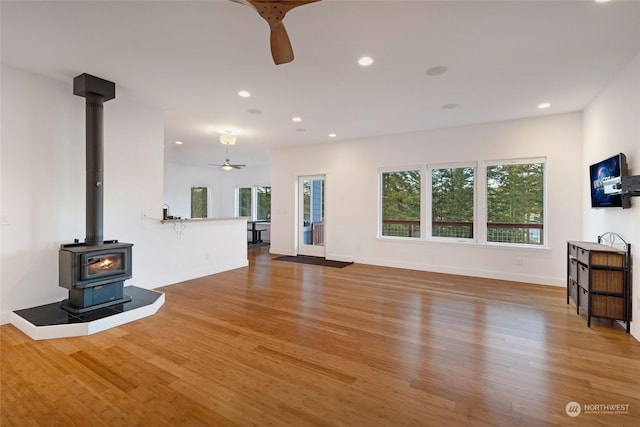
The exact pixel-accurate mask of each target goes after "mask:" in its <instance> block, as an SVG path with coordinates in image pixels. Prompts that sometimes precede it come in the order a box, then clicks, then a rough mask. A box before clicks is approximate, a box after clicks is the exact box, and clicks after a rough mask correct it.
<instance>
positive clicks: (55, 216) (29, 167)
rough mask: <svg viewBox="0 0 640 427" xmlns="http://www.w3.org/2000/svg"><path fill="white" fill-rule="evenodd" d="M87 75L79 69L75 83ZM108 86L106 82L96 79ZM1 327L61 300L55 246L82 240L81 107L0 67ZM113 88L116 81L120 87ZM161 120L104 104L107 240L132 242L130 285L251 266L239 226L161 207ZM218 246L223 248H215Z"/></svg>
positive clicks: (60, 91) (131, 104) (57, 90)
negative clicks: (182, 219)
mask: <svg viewBox="0 0 640 427" xmlns="http://www.w3.org/2000/svg"><path fill="white" fill-rule="evenodd" d="M82 71H83V70H79V71H78V74H80V73H81V72H82ZM99 77H103V78H107V79H109V76H99ZM1 84H2V98H1V101H2V111H1V114H2V115H1V121H2V130H1V135H0V136H1V145H0V149H1V152H2V155H1V156H0V158H1V161H2V164H1V166H2V168H1V178H0V183H1V194H0V219H1V221H0V222H1V224H2V226H1V227H0V228H1V232H2V234H1V236H0V237H1V244H0V253H1V265H2V270H1V272H0V321H1V322H2V323H6V322H7V321H8V319H9V313H10V311H12V310H17V309H21V308H27V307H33V306H36V305H41V304H47V303H51V302H55V301H58V300H61V299H63V298H65V297H66V296H67V292H66V290H65V289H63V288H61V287H59V286H58V283H57V281H58V280H57V278H58V264H57V263H58V247H59V245H60V244H61V243H68V242H70V241H72V240H73V239H74V238H78V239H80V240H83V239H84V237H85V219H84V199H85V195H84V182H85V178H84V177H85V163H84V162H85V160H84V152H85V149H84V144H85V132H84V126H85V124H84V120H85V113H84V109H85V107H84V104H85V102H84V99H83V98H80V97H78V96H74V95H73V93H72V87H71V79H70V81H69V82H68V83H61V82H58V81H54V80H51V79H48V78H44V77H41V76H38V75H35V74H32V73H28V72H24V71H21V70H17V69H15V68H12V67H9V66H6V65H3V66H2V82H1ZM116 84H117V82H116ZM163 121H164V117H163V113H162V111H159V110H156V109H153V108H150V107H147V106H144V105H142V104H140V103H137V102H136V101H134V100H132V99H127V97H126V96H122V95H119V94H118V88H117V86H116V99H114V100H111V101H108V102H106V103H105V104H104V125H105V126H104V127H105V138H104V141H105V172H104V179H105V187H104V205H105V211H104V236H105V238H106V239H118V240H121V241H123V242H131V243H134V248H133V261H134V262H133V278H132V279H131V280H128V281H127V282H126V284H125V285H137V286H140V287H145V288H155V287H158V286H162V285H167V284H171V283H175V282H178V281H182V280H187V279H190V278H194V277H199V276H203V275H206V274H212V273H215V272H218V271H223V270H227V269H230V268H237V267H240V266H243V265H246V264H247V252H246V251H247V249H246V224H245V223H244V222H243V221H240V220H235V221H221V222H202V223H187V224H186V225H185V228H184V229H183V230H182V232H180V230H181V225H180V224H177V225H176V229H175V230H174V225H172V224H160V223H159V222H158V221H151V220H148V219H144V215H147V216H149V217H160V216H161V215H162V204H163V203H164V202H163V145H162V144H163V132H164V130H163V126H164V123H163ZM221 241H224V242H225V245H220V242H221Z"/></svg>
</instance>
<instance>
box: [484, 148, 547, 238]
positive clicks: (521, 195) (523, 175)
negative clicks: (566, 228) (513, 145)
mask: <svg viewBox="0 0 640 427" xmlns="http://www.w3.org/2000/svg"><path fill="white" fill-rule="evenodd" d="M544 169H545V161H544V160H539V159H538V160H533V161H531V160H529V161H527V160H525V161H510V162H502V163H494V164H490V165H487V242H499V243H515V244H525V245H543V244H544V233H543V225H544Z"/></svg>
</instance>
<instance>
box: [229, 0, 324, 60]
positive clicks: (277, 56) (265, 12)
mask: <svg viewBox="0 0 640 427" xmlns="http://www.w3.org/2000/svg"><path fill="white" fill-rule="evenodd" d="M231 1H233V2H235V3H242V4H245V5H247V6H251V7H252V8H254V9H255V10H256V11H257V12H258V13H259V14H260V16H262V18H263V19H264V20H265V21H267V23H268V24H269V28H271V56H272V57H273V62H275V64H276V65H279V64H284V63H287V62H291V61H293V58H294V57H293V48H292V47H291V41H290V40H289V35H288V34H287V30H286V29H285V28H284V25H283V23H282V20H283V19H284V16H285V15H286V14H287V12H289V11H290V10H291V9H293V8H296V7H298V6H303V5H305V4H308V3H315V2H317V1H320V0H280V1H278V0H231Z"/></svg>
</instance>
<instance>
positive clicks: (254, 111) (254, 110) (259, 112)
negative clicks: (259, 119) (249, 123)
mask: <svg viewBox="0 0 640 427" xmlns="http://www.w3.org/2000/svg"><path fill="white" fill-rule="evenodd" d="M247 113H249V114H262V111H261V110H258V109H257V108H249V109H248V110H247Z"/></svg>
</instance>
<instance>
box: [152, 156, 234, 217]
mask: <svg viewBox="0 0 640 427" xmlns="http://www.w3.org/2000/svg"><path fill="white" fill-rule="evenodd" d="M221 175H222V173H221V171H220V170H218V169H217V168H214V167H212V166H209V167H197V166H187V165H183V164H180V163H173V162H167V161H165V163H164V193H163V194H164V203H166V204H167V205H169V213H170V215H172V216H179V217H181V218H189V217H190V216H191V187H207V188H208V189H209V199H208V200H209V207H208V215H207V216H209V217H221V216H223V215H222V214H221V211H222V205H223V200H222V199H223V198H222V188H221V187H222V176H221ZM231 200H232V201H233V199H231ZM226 216H233V212H232V213H231V215H226Z"/></svg>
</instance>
